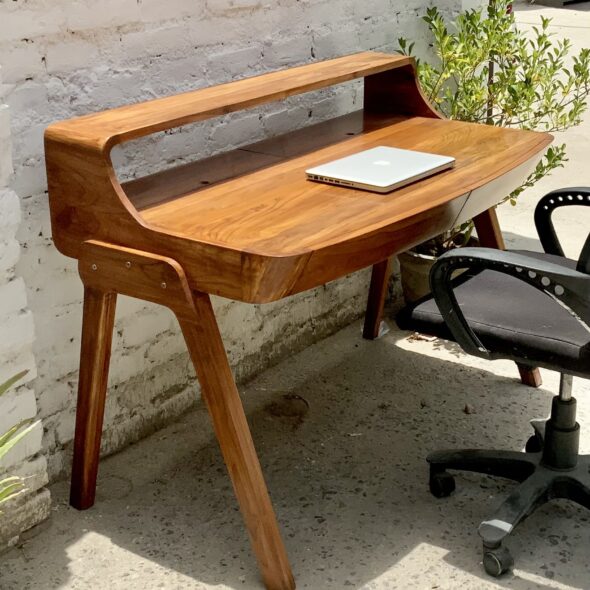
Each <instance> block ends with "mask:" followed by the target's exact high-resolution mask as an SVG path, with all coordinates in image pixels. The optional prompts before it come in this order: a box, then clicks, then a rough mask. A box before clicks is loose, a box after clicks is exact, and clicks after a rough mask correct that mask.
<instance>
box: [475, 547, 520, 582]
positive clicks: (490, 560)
mask: <svg viewBox="0 0 590 590" xmlns="http://www.w3.org/2000/svg"><path fill="white" fill-rule="evenodd" d="M513 565H514V559H512V555H510V551H508V549H506V547H498V548H497V549H488V548H487V547H486V546H485V545H484V548H483V567H484V568H485V570H486V573H487V574H489V575H490V576H493V577H494V578H497V577H498V576H501V575H502V574H504V573H506V572H507V571H508V570H510V569H512V566H513Z"/></svg>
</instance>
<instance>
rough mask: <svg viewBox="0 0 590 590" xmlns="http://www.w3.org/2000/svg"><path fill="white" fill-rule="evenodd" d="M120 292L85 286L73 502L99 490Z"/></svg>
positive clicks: (83, 504) (86, 501)
mask: <svg viewBox="0 0 590 590" xmlns="http://www.w3.org/2000/svg"><path fill="white" fill-rule="evenodd" d="M116 302H117V295H116V294H115V293H103V292H101V291H97V290H96V289H93V288H89V287H85V288H84V319H83V323H82V345H81V348H80V376H79V381H78V408H77V411H76V434H75V437H74V460H73V464H72V481H71V487H70V504H71V505H72V506H73V507H74V508H77V509H78V510H84V509H86V508H90V506H92V505H93V504H94V497H95V494H96V476H97V473H98V458H99V454H100V439H101V435H102V421H103V417H104V405H105V397H106V390H107V380H108V373H109V361H110V358H111V343H112V335H113V324H114V321H115V306H116Z"/></svg>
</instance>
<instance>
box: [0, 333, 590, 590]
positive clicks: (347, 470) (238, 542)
mask: <svg viewBox="0 0 590 590" xmlns="http://www.w3.org/2000/svg"><path fill="white" fill-rule="evenodd" d="M406 335H407V334H405V333H400V332H393V333H390V334H389V335H388V336H386V337H385V338H382V339H381V340H379V341H377V342H366V341H363V340H362V339H361V338H360V334H359V327H358V325H356V326H352V327H350V328H348V329H346V330H343V331H342V332H340V333H339V334H336V335H335V336H333V337H332V338H329V339H327V340H325V341H323V342H322V343H320V344H318V345H315V346H313V347H311V348H309V349H307V350H305V351H304V352H303V353H301V354H299V355H296V356H295V357H292V358H291V359H289V360H288V361H286V362H284V363H282V364H281V365H279V366H277V367H275V368H273V369H271V370H269V371H267V372H266V373H264V374H263V375H261V376H259V377H258V378H256V379H255V380H254V381H252V382H250V383H248V384H246V385H245V386H243V387H242V388H241V389H242V391H243V393H244V399H245V405H246V410H247V412H248V418H249V421H250V425H251V428H252V431H253V435H254V438H255V443H256V446H257V449H258V451H259V455H260V459H261V463H262V465H263V469H264V472H265V475H266V478H267V482H268V485H269V488H270V491H271V495H272V498H273V502H274V506H275V509H276V511H277V514H278V518H279V521H280V524H281V527H282V531H283V535H284V539H285V542H286V545H287V551H288V553H289V556H290V559H291V563H292V566H293V569H294V573H295V577H296V579H297V582H298V588H312V589H339V590H342V589H343V588H347V587H350V588H388V589H389V588H404V589H405V588H433V587H436V588H440V589H445V588H448V589H450V588H478V589H479V588H502V587H510V588H512V589H515V590H525V589H528V588H544V587H547V588H549V587H556V586H554V585H553V582H560V583H562V584H569V585H571V586H572V587H576V588H585V587H588V580H590V566H589V564H588V562H587V555H586V553H587V552H586V549H584V547H587V546H588V545H587V543H588V535H587V532H586V531H587V529H581V528H580V527H581V526H582V525H586V524H587V514H585V513H583V512H582V511H581V510H579V509H577V508H576V507H574V506H573V505H570V504H568V503H566V502H564V503H561V502H559V503H554V504H551V505H549V506H547V507H546V508H544V509H543V510H542V511H540V512H539V513H538V514H537V515H535V517H534V518H531V519H530V520H529V521H527V522H526V523H524V525H523V526H522V529H519V531H518V533H517V534H516V535H515V538H514V539H513V540H512V543H511V547H512V548H513V553H514V556H515V558H516V560H517V566H518V567H519V568H520V569H519V570H517V572H516V573H515V574H513V575H510V576H508V577H507V578H505V579H503V580H501V581H492V580H490V579H489V578H487V577H486V576H485V574H483V572H482V570H481V565H480V550H481V547H480V543H479V538H478V536H477V533H476V529H477V525H478V524H479V521H480V520H482V519H483V518H485V517H486V516H488V515H489V514H490V512H491V511H492V510H493V509H494V507H495V506H496V505H497V504H499V502H500V501H501V497H502V494H503V493H504V492H505V491H506V490H508V489H509V488H510V485H511V484H510V483H508V482H504V481H502V480H496V479H490V478H487V477H485V476H479V475H467V474H466V475H464V476H463V475H461V476H459V477H458V478H457V484H458V489H457V492H455V494H454V495H453V496H452V497H451V498H448V499H445V500H442V501H437V500H435V499H434V498H432V497H431V496H430V494H429V493H428V489H427V468H426V464H425V461H424V457H425V456H426V454H427V453H428V451H430V450H432V449H436V448H444V447H447V446H448V447H470V446H477V447H486V446H488V447H499V448H512V449H519V448H522V446H523V444H524V441H525V440H526V438H527V437H528V436H529V433H530V431H529V426H528V420H529V419H530V418H532V417H539V416H544V415H546V414H547V411H548V407H549V399H550V397H551V395H552V393H551V392H549V391H547V390H544V389H540V390H532V389H530V388H526V387H524V386H522V385H520V384H519V382H518V381H517V379H516V370H515V369H514V371H513V373H514V378H507V377H505V376H501V375H498V374H494V373H492V372H490V371H488V370H482V369H479V368H472V367H469V366H466V365H464V364H459V363H457V362H455V361H453V360H443V359H441V358H436V357H434V356H429V355H428V354H424V353H423V351H422V350H423V349H424V348H428V347H430V348H429V350H430V354H437V355H438V354H439V352H440V351H439V352H434V350H433V349H432V345H430V344H425V343H417V344H416V347H415V348H416V350H408V349H407V348H408V346H409V347H410V348H411V347H412V345H408V344H407V341H406V348H402V347H400V346H399V342H402V341H403V340H401V339H402V338H404V337H405V336H406ZM398 341H399V342H398ZM450 346H451V347H452V345H450ZM442 352H444V351H442ZM447 353H448V351H447ZM443 356H444V355H443ZM447 356H449V355H448V354H447ZM485 366H486V367H490V369H491V370H493V369H494V366H497V365H493V364H488V365H485ZM284 395H289V396H291V397H290V400H291V401H293V400H296V401H295V402H294V403H293V404H291V402H289V404H290V405H288V407H287V409H285V408H284ZM301 400H304V401H303V402H302V401H301ZM466 403H469V404H470V406H471V407H472V409H473V412H474V413H470V414H467V413H465V412H464V409H465V404H466ZM282 408H283V410H284V411H282ZM99 482H100V483H99V492H98V499H97V503H96V505H95V506H94V507H93V508H92V509H90V510H88V511H86V512H77V511H75V510H73V509H71V508H69V507H68V506H67V485H66V484H65V483H60V484H57V485H55V486H53V488H52V493H53V498H54V503H55V504H56V508H55V513H54V516H53V518H52V520H51V522H50V525H49V527H48V528H47V529H46V530H45V531H43V532H41V533H40V534H39V535H38V536H37V537H35V538H33V539H31V540H30V541H29V542H28V543H27V544H25V545H24V546H23V547H22V548H20V549H15V550H13V551H12V552H10V553H9V554H7V555H5V556H3V557H2V558H0V560H1V561H2V562H3V564H2V578H1V580H0V588H2V589H3V590H8V589H10V590H12V589H13V588H14V589H18V590H24V589H37V588H72V589H74V588H95V587H96V588H99V587H101V588H105V587H108V588H126V589H128V590H130V589H131V590H132V589H135V588H142V589H144V588H158V587H160V588H209V587H212V586H216V587H218V586H217V585H222V586H221V587H223V588H244V589H250V588H261V587H262V586H261V584H260V581H259V576H258V572H257V568H256V564H255V560H254V558H253V556H252V554H251V552H250V547H249V543H248V539H247V536H246V533H245V530H244V527H243V525H242V520H241V517H240V514H239V512H238V509H237V506H236V502H235V500H234V497H233V493H232V490H231V485H230V482H229V479H228V478H227V476H226V472H225V467H224V465H223V463H222V460H221V457H220V453H219V451H218V449H217V444H216V442H215V440H214V438H213V435H212V431H211V427H210V424H209V421H208V418H207V415H206V413H205V411H204V409H203V408H202V406H201V404H199V406H198V408H197V409H196V410H195V411H193V412H191V413H190V414H188V415H187V416H186V417H185V418H184V419H183V420H182V421H181V422H179V423H176V424H174V425H172V426H170V427H168V428H166V429H165V430H163V431H161V432H159V433H156V434H154V435H153V436H151V437H150V438H148V439H146V440H144V441H142V442H140V443H138V444H136V445H133V446H132V447H130V448H128V449H127V450H125V451H123V452H121V453H119V454H117V455H115V456H113V457H110V458H107V459H105V460H103V461H102V463H101V469H100V473H99ZM519 572H520V573H519ZM527 572H532V574H531V576H532V577H531V576H529V574H528V573H527ZM209 585H210V586H209ZM558 587H560V588H563V587H564V586H558ZM568 587H569V586H568Z"/></svg>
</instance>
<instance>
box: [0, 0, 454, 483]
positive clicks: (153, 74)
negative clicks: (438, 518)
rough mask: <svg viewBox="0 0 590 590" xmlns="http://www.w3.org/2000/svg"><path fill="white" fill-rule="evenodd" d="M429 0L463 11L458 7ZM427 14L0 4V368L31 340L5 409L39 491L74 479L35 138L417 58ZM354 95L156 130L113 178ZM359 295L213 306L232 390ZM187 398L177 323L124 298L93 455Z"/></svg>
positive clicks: (54, 265) (382, 7) (325, 325)
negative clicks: (199, 91)
mask: <svg viewBox="0 0 590 590" xmlns="http://www.w3.org/2000/svg"><path fill="white" fill-rule="evenodd" d="M438 4H439V5H440V4H443V6H442V7H443V8H444V9H445V10H446V9H448V10H454V9H455V8H456V7H458V6H456V1H455V0H443V1H442V2H439V3H438ZM426 5H428V3H427V2H425V1H424V0H409V1H407V2H404V3H401V2H397V1H394V0H364V1H363V2H359V1H357V0H318V1H311V0H301V1H299V0H274V1H271V0H206V1H205V0H202V1H199V2H196V1H195V0H168V1H166V2H162V1H161V0H93V1H90V0H67V1H66V0H13V1H10V2H2V1H1V0H0V65H1V66H2V74H3V85H2V86H1V87H0V96H2V95H4V99H3V100H0V103H3V102H4V103H5V104H6V106H5V105H4V104H0V187H2V186H10V188H9V189H7V188H5V189H2V188H0V232H1V233H0V315H2V313H3V309H6V310H8V311H7V314H8V315H7V319H5V320H0V326H1V329H2V331H3V333H4V332H6V333H7V334H8V335H9V338H12V339H13V340H12V342H13V344H12V345H8V346H6V347H4V345H3V344H2V343H0V357H1V358H4V356H6V355H8V356H7V358H8V357H10V355H11V354H13V353H15V350H16V349H19V350H20V349H22V351H23V352H22V355H20V353H19V354H17V357H16V358H15V359H13V362H12V364H11V367H13V368H19V367H20V366H25V365H27V366H30V367H34V366H35V365H34V361H33V354H32V351H31V343H32V341H33V334H34V332H35V333H36V338H35V340H34V348H33V351H34V354H35V359H36V366H37V374H38V375H37V378H36V381H35V382H34V385H35V387H34V391H35V393H36V398H35V395H34V394H33V390H32V389H30V390H29V389H27V388H26V387H25V388H24V390H23V391H24V393H23V394H22V396H20V397H19V399H20V401H19V402H18V404H17V405H18V406H19V407H18V408H16V405H15V408H14V412H16V413H17V414H18V413H19V412H21V414H27V415H28V414H34V413H35V412H36V411H37V410H38V413H39V416H40V418H41V419H42V421H43V427H44V428H43V430H44V434H43V437H42V440H41V432H39V435H38V436H37V437H36V438H35V437H32V438H31V442H30V443H28V444H30V445H31V447H30V448H27V450H26V451H25V454H28V455H33V456H35V453H37V452H38V451H39V450H41V455H40V456H41V458H42V461H43V462H44V461H47V465H48V473H49V478H50V479H54V478H56V477H60V476H64V475H66V473H67V472H68V470H69V461H70V452H71V441H72V436H73V429H74V414H75V395H76V386H77V368H78V360H79V359H78V354H79V338H80V326H81V310H82V306H81V295H82V288H81V284H80V281H79V279H78V276H77V272H76V263H75V261H72V260H68V259H66V258H64V257H63V256H62V255H60V254H59V253H58V252H57V251H56V249H55V248H54V247H53V244H52V240H51V229H50V224H49V214H48V203H47V194H46V179H45V172H44V160H43V131H44V129H45V127H46V126H47V125H48V124H49V123H51V122H53V121H55V120H58V119H64V118H69V117H72V116H75V115H80V114H85V113H88V112H91V111H96V110H102V109H105V108H109V107H114V106H118V105H121V104H125V103H130V102H137V101H141V100H146V99H149V98H153V97H158V96H164V95H170V94H175V93H178V92H181V91H184V90H189V89H194V88H199V87H205V86H209V85H212V84H218V83H222V82H226V81H229V80H231V79H234V78H240V77H244V76H249V75H254V74H257V73H262V72H265V71H271V70H275V69H278V68H284V67H288V66H290V65H297V64H301V63H305V62H310V61H313V60H317V59H327V58H330V57H335V56H340V55H344V54H347V53H352V52H355V51H360V50H366V49H378V50H385V51H392V50H394V49H395V47H396V39H397V38H398V37H399V36H402V35H403V36H405V37H408V38H412V39H416V40H417V41H418V45H419V46H420V43H422V46H424V38H423V36H424V27H423V26H422V24H421V22H420V18H419V17H420V16H421V15H422V14H423V12H424V9H425V7H426ZM358 90H359V85H358V84H350V85H347V86H341V87H337V88H334V89H329V90H327V91H323V92H318V93H312V94H310V95H305V96H303V97H295V98H292V99H289V100H287V101H285V102H283V103H277V104H273V105H269V106H267V107H264V108H261V109H256V110H252V111H247V112H244V113H236V114H234V115H231V116H228V117H225V118H222V119H219V120H214V121H207V122H204V123H201V124H198V125H190V126H187V127H184V128H182V129H176V130H172V131H170V132H168V133H163V134H158V135H157V136H155V137H152V138H148V139H145V140H141V141H136V142H132V143H130V144H127V145H126V146H125V147H124V148H123V149H119V148H117V149H116V150H115V151H114V153H113V160H114V162H115V164H116V167H117V169H118V171H119V174H120V175H121V177H123V178H128V177H134V176H137V175H141V174H144V173H146V172H148V171H155V170H157V169H160V168H163V167H166V166H170V165H171V164H173V163H180V162H183V161H188V160H191V159H197V158H200V157H203V156H205V155H209V154H212V153H216V152H219V151H222V150H226V149H229V148H232V147H235V146H237V145H241V144H244V143H247V142H252V141H254V140H257V139H262V138H264V137H267V136H271V135H276V134H278V133H281V132H284V131H287V130H289V129H293V128H297V127H300V126H303V125H306V124H309V123H310V122H315V121H319V120H322V119H325V118H327V117H331V116H334V115H336V114H341V113H344V112H347V111H350V110H351V109H353V108H359V107H360V101H361V100H362V98H361V94H360V93H359V92H358ZM8 109H10V112H11V120H10V128H9V127H8V125H9V124H8V121H9V120H8ZM10 137H11V138H12V149H11V148H10V146H9V138H10ZM11 154H12V157H11ZM13 170H14V172H12V171H13ZM17 239H18V241H17ZM19 242H20V246H21V251H20V259H19V258H18V256H19ZM367 284H368V274H367V272H366V271H364V272H361V273H357V274H355V275H352V276H350V277H346V278H344V279H342V280H340V281H336V282H334V283H332V284H329V285H327V286H325V287H322V288H320V289H316V290H314V291H311V292H308V293H303V294H301V295H299V296H296V297H292V298H289V299H287V300H285V301H282V302H278V303H273V304H269V305H265V306H249V305H243V304H238V303H234V302H229V301H226V300H221V299H216V300H215V301H214V305H215V309H216V312H217V314H218V317H219V321H220V327H221V331H222V334H223V336H224V340H225V343H226V347H227V349H228V352H229V356H230V360H231V363H232V366H233V367H234V370H235V373H236V375H237V377H238V379H245V378H247V377H248V376H250V375H252V374H254V373H255V372H257V371H260V370H261V369H263V368H264V367H265V366H268V365H269V364H271V363H273V362H277V361H278V359H280V358H281V357H283V356H285V355H286V354H288V353H289V352H291V351H293V350H296V349H300V348H302V347H303V346H305V345H307V344H309V343H310V342H312V341H313V340H316V339H319V338H321V337H324V336H326V335H328V334H329V333H330V332H332V331H334V330H336V329H338V328H339V327H341V326H343V325H345V324H346V323H348V322H350V321H351V320H353V319H354V318H357V317H359V315H360V314H361V313H362V310H363V306H364V301H365V297H366V288H367ZM27 301H28V303H27ZM27 305H28V307H27ZM33 318H34V325H35V331H34V332H33ZM15 354H16V353H15ZM19 355H20V356H19ZM19 363H20V364H19ZM1 366H2V367H3V366H4V365H3V364H2V365H1ZM3 370H4V369H2V371H3ZM33 376H34V373H33V372H31V373H30V377H31V378H32V377H33ZM197 390H198V388H197V386H196V384H195V382H194V376H193V372H192V369H191V368H190V367H189V362H188V358H187V356H186V354H185V350H184V344H183V341H182V339H181V337H180V335H179V331H178V328H177V326H176V323H175V321H174V319H173V317H172V315H171V314H170V313H169V312H168V311H167V310H162V309H158V308H157V307H155V306H153V305H147V304H144V303H141V302H138V301H134V300H131V299H126V298H124V297H121V298H120V302H119V304H118V312H117V325H116V330H115V338H114V345H113V361H112V365H111V373H110V380H109V395H108V402H107V409H106V417H105V433H104V437H103V452H104V453H105V454H106V453H111V452H114V451H116V450H118V449H119V448H121V447H122V446H123V445H125V444H128V443H129V442H130V441H133V440H136V439H138V438H139V437H141V436H144V435H145V434H147V433H149V432H151V431H153V430H154V429H156V428H157V427H159V426H160V425H162V424H164V423H165V422H167V421H169V420H173V419H174V418H175V417H177V416H178V415H179V414H180V413H182V412H183V411H185V410H186V409H187V408H188V407H189V406H190V405H191V404H193V403H194V399H195V394H196V393H197ZM15 404H16V402H15ZM15 415H16V414H15ZM19 460H20V461H21V463H22V462H23V461H25V457H24V456H23V457H21V458H20V459H19ZM36 460H38V457H37V458H36ZM23 464H24V463H23ZM43 465H44V463H43ZM39 481H44V480H42V479H39ZM41 485H43V484H42V483H41Z"/></svg>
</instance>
